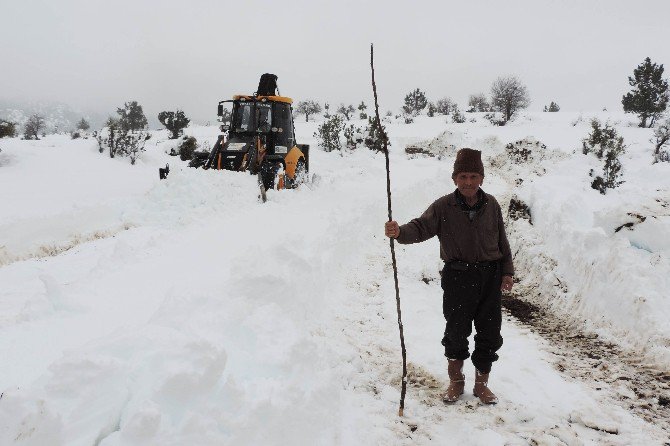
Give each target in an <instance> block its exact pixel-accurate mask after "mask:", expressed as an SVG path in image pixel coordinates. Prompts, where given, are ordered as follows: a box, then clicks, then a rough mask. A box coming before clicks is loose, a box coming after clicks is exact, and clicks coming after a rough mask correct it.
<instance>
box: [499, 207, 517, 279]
mask: <svg viewBox="0 0 670 446" xmlns="http://www.w3.org/2000/svg"><path fill="white" fill-rule="evenodd" d="M498 248H499V249H500V252H501V253H502V255H503V256H502V259H500V262H501V263H500V264H501V270H502V274H503V276H508V275H509V276H513V275H514V264H513V263H512V250H511V249H510V247H509V241H508V240H507V234H505V223H504V220H503V216H502V210H501V209H500V205H498Z"/></svg>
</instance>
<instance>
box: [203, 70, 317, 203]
mask: <svg viewBox="0 0 670 446" xmlns="http://www.w3.org/2000/svg"><path fill="white" fill-rule="evenodd" d="M226 103H232V112H231V116H230V122H229V123H224V122H223V116H224V104H226ZM292 103H293V100H292V99H291V98H288V97H285V96H280V95H279V94H278V89H277V76H275V75H274V74H269V73H266V74H263V75H262V76H261V79H260V82H259V84H258V91H256V93H255V94H254V95H250V96H248V95H236V96H233V99H232V100H226V101H220V102H219V107H218V112H217V115H218V116H219V119H220V120H221V121H222V123H221V126H220V129H221V132H222V133H221V135H219V137H218V139H217V141H216V143H215V144H214V147H213V148H212V151H211V152H210V154H209V157H208V158H207V161H206V162H205V164H204V165H203V168H205V169H217V170H234V171H248V172H249V173H251V174H253V175H258V182H259V185H260V187H261V193H262V195H263V197H264V196H265V190H268V189H273V188H274V189H291V188H295V187H297V186H299V185H300V184H301V183H303V182H305V181H307V178H308V172H309V145H307V144H297V143H296V140H295V132H294V130H293V112H292V111H293V110H292V107H291V104H292Z"/></svg>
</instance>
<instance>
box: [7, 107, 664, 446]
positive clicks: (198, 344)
mask: <svg viewBox="0 0 670 446" xmlns="http://www.w3.org/2000/svg"><path fill="white" fill-rule="evenodd" d="M594 116H597V117H599V118H600V119H602V120H603V121H605V120H609V122H610V123H611V124H613V125H615V126H616V128H617V130H618V131H619V132H620V134H621V135H622V136H623V137H624V138H625V142H626V144H627V146H628V151H627V153H626V155H625V156H624V159H623V165H624V180H625V181H626V182H625V183H624V184H623V185H622V186H621V187H619V188H618V189H615V190H612V191H609V192H608V193H607V195H605V196H603V195H600V194H599V193H598V192H596V191H595V190H593V189H591V187H590V182H591V178H590V177H589V176H588V171H589V169H591V168H596V167H597V162H596V160H595V158H594V157H592V156H586V155H583V154H582V153H581V150H580V149H581V139H582V138H584V137H585V136H586V135H587V133H588V132H589V130H590V126H589V120H590V118H591V117H594ZM468 117H470V116H468ZM476 120H477V121H478V122H467V123H464V124H446V123H445V120H444V117H435V118H427V117H423V118H418V119H417V121H416V122H415V123H414V124H410V125H405V124H400V123H389V124H388V125H387V130H388V131H389V133H390V136H391V141H392V146H391V169H392V172H391V174H392V184H393V200H394V201H393V206H394V218H395V219H397V220H399V221H401V222H405V221H407V220H409V219H410V218H413V217H415V216H417V215H418V214H420V213H421V212H422V211H423V210H424V209H425V208H426V207H427V206H428V205H429V204H430V203H431V202H432V201H433V200H434V199H436V198H437V197H439V196H441V195H443V194H445V193H448V192H450V191H451V190H453V183H451V178H450V177H451V168H452V164H453V156H454V154H455V148H459V147H463V146H470V147H473V148H478V149H481V150H482V151H483V154H484V157H485V159H486V169H487V171H486V173H487V175H486V179H485V183H484V186H483V187H484V189H485V190H486V191H487V192H489V193H492V194H494V195H496V196H497V197H498V198H499V201H500V202H501V203H502V204H503V205H504V206H506V205H507V203H508V202H509V199H510V198H511V197H512V196H513V195H517V196H518V197H519V198H520V199H522V200H523V201H524V202H526V203H527V204H528V205H529V206H530V209H531V213H532V225H531V224H529V223H528V222H527V221H526V220H517V221H513V220H511V219H510V220H509V221H508V234H509V236H510V241H511V243H512V247H513V251H514V252H515V253H516V254H515V261H516V266H517V273H518V274H517V275H518V278H519V280H520V282H519V283H518V284H517V289H518V290H523V291H524V296H523V297H524V299H527V300H529V301H531V302H533V303H535V304H536V305H538V306H540V307H542V308H544V309H546V310H548V311H549V312H550V313H551V314H555V315H556V316H557V317H560V318H563V319H564V320H565V321H566V323H570V324H572V325H574V327H575V329H579V330H583V331H585V332H591V333H597V334H598V336H599V337H600V338H602V339H605V340H607V341H608V342H612V343H614V344H616V345H618V346H619V347H620V348H621V349H622V350H623V351H625V352H627V353H628V354H631V355H635V356H636V358H637V360H638V361H639V363H640V366H641V367H642V366H644V367H649V368H656V369H657V370H661V371H666V372H667V371H668V370H670V328H669V327H668V324H667V320H668V317H669V316H670V299H669V296H668V291H667V290H668V289H670V278H669V277H670V274H669V273H670V260H669V259H670V244H669V243H670V242H668V240H670V237H669V236H670V220H669V216H670V208H669V207H668V203H669V202H670V191H669V186H670V175H669V173H670V164H667V163H660V164H656V165H652V164H651V161H652V156H651V150H652V144H651V143H650V142H649V138H650V137H651V131H650V130H648V129H639V128H637V127H635V124H634V119H633V117H631V116H626V115H623V114H622V115H618V114H608V113H591V114H587V113H584V114H576V113H575V114H570V113H538V114H526V115H522V116H520V117H519V118H518V119H517V120H516V121H515V122H513V123H511V124H509V125H508V126H505V127H493V126H491V125H490V124H489V123H488V122H487V121H485V120H484V119H482V117H481V116H477V117H476ZM317 125H318V123H302V122H296V127H297V132H298V141H299V142H307V143H310V144H312V147H313V149H312V154H311V160H310V165H311V169H312V172H314V173H316V174H318V177H319V178H318V181H315V182H314V183H313V184H310V185H307V186H304V187H302V188H300V189H299V190H295V191H280V192H275V191H270V193H269V201H268V202H267V203H265V204H260V203H259V202H258V200H257V195H258V191H257V186H256V183H255V181H254V180H253V178H252V177H250V176H249V175H246V174H239V173H231V172H223V173H222V172H215V171H202V170H195V169H190V168H188V167H186V165H185V163H182V162H180V161H179V160H178V159H177V158H174V157H169V156H168V155H166V154H165V152H166V151H168V150H169V148H170V145H171V142H166V141H165V138H166V135H165V132H154V136H153V137H152V139H151V140H150V141H149V144H148V151H147V152H146V153H144V154H143V155H142V156H141V157H140V159H139V160H138V163H137V164H136V165H135V166H131V165H130V163H129V162H128V160H127V159H123V158H116V159H109V158H108V157H107V156H106V155H105V154H100V153H98V150H97V144H96V143H95V141H94V140H70V139H69V138H68V137H66V136H49V137H47V138H45V139H43V140H41V141H20V140H18V139H12V140H0V149H2V152H0V190H2V191H3V194H1V195H0V209H2V213H0V266H1V267H0V284H1V285H0V358H1V362H0V364H1V366H0V392H2V396H0V444H3V445H4V444H34V445H45V444H49V445H56V444H67V445H91V444H97V445H147V444H156V445H159V444H160V445H171V444H174V445H182V444H236V445H237V444H254V445H255V444H282V445H283V444H300V445H302V444H304V445H308V444H309V445H311V444H428V443H435V444H451V443H454V444H458V443H460V444H481V445H493V444H540V445H554V444H568V445H578V444H621V445H628V444H645V445H646V444H664V443H666V442H668V441H669V437H668V435H669V434H668V432H667V431H663V430H662V427H659V426H658V425H656V424H655V423H649V422H646V421H644V420H642V419H641V418H638V417H637V416H636V415H634V414H633V413H631V412H629V411H627V410H626V409H625V408H624V406H622V405H618V404H613V403H612V401H611V400H610V399H608V398H606V397H603V395H602V394H601V393H599V392H597V391H595V390H594V389H593V388H592V387H591V386H588V385H585V383H583V382H580V381H579V380H576V379H572V378H570V376H568V375H566V374H565V373H560V372H559V371H557V370H556V369H555V368H554V367H553V363H554V358H553V353H550V352H549V345H548V344H547V341H546V340H544V339H542V338H540V337H538V335H536V334H534V333H533V332H531V331H530V330H529V329H528V328H526V327H524V326H523V325H521V324H519V323H518V322H517V321H515V320H514V319H513V318H511V317H507V318H506V320H505V322H504V324H503V337H504V338H505V344H504V346H503V348H502V350H501V352H500V355H501V360H500V361H499V362H498V363H496V364H494V370H493V373H492V375H491V382H490V385H491V387H492V389H493V390H494V391H496V393H497V394H498V396H499V398H500V404H498V405H497V406H494V407H484V406H481V405H480V404H478V403H477V402H476V400H475V399H474V398H473V397H472V395H471V394H470V393H469V390H470V387H471V382H472V380H471V377H472V374H473V373H474V371H473V369H472V367H471V365H469V364H468V367H467V369H466V374H467V378H468V380H469V382H468V386H467V388H466V390H467V392H466V395H465V397H464V398H463V400H462V401H460V402H459V403H457V404H455V405H453V406H445V405H444V404H443V403H442V402H441V400H440V394H441V392H442V391H443V389H444V387H445V386H446V381H447V377H446V360H445V358H444V357H443V349H442V347H441V345H440V340H441V337H442V331H443V320H442V314H441V290H440V287H439V280H437V279H438V277H439V276H438V271H439V269H440V267H441V265H440V261H439V256H438V244H437V241H436V240H432V241H429V242H426V243H424V244H421V245H412V246H400V247H398V248H397V252H398V263H399V274H400V287H401V290H400V291H401V297H402V305H403V322H404V326H405V336H406V340H407V349H408V360H409V365H410V371H411V375H410V386H409V389H408V395H407V401H406V410H405V414H406V417H405V418H404V419H400V418H398V417H397V405H398V398H399V382H400V381H399V380H400V373H401V365H400V353H399V341H398V332H397V330H398V329H397V323H396V315H395V311H396V310H395V295H394V291H393V281H392V274H391V271H390V262H389V252H388V241H387V239H385V238H384V237H383V229H382V228H383V222H384V221H385V220H386V195H385V187H386V177H385V170H384V158H383V156H382V155H380V154H373V153H370V152H369V151H366V150H358V151H355V152H351V153H346V154H344V155H343V156H342V155H341V154H339V153H324V152H322V151H320V150H318V149H317V148H316V147H315V146H314V144H315V141H314V137H313V133H314V131H315V130H316V126H317ZM189 133H190V134H193V135H195V136H196V137H197V138H198V139H199V141H208V143H211V142H212V141H213V140H214V139H215V137H216V130H215V128H214V127H195V128H192V129H189ZM522 140H525V141H529V142H530V147H532V146H533V144H534V142H535V141H539V144H537V145H535V147H537V149H534V150H533V160H532V161H531V162H528V163H524V164H514V163H512V162H511V161H510V160H509V158H507V157H506V155H505V145H506V144H508V143H510V142H515V141H522ZM407 144H412V145H418V146H422V147H429V146H430V148H431V150H435V151H436V152H440V154H441V156H439V157H433V158H431V157H417V158H414V159H408V157H407V155H405V153H404V148H405V146H406V145H407ZM541 144H544V145H546V148H545V149H542V148H540V147H541ZM207 145H208V144H207ZM166 162H169V163H170V168H171V171H170V175H169V177H168V179H167V180H165V181H159V180H158V173H157V168H158V167H160V166H164V165H165V163H166ZM518 179H522V180H523V181H522V182H519V181H517V180H518ZM635 215H641V216H644V217H645V219H644V221H643V222H640V219H639V218H638V217H634V216H635ZM629 222H632V223H636V224H635V225H633V226H632V227H631V228H624V229H622V230H620V231H618V232H615V229H616V228H617V227H619V226H621V225H622V224H624V223H629ZM566 354H569V352H566Z"/></svg>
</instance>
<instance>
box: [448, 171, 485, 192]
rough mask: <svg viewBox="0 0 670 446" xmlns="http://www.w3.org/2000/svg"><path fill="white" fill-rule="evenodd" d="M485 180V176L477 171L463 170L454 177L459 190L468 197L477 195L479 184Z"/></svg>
mask: <svg viewBox="0 0 670 446" xmlns="http://www.w3.org/2000/svg"><path fill="white" fill-rule="evenodd" d="M483 182H484V177H483V176H482V175H480V174H478V173H475V172H461V173H459V174H458V175H456V177H455V178H454V184H455V185H456V187H458V191H459V192H460V193H461V194H463V196H464V197H466V198H472V197H474V196H475V195H477V190H478V189H479V186H481V185H482V183H483Z"/></svg>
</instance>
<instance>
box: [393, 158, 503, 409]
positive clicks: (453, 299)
mask: <svg viewBox="0 0 670 446" xmlns="http://www.w3.org/2000/svg"><path fill="white" fill-rule="evenodd" d="M452 179H453V180H454V184H455V185H456V190H455V191H454V192H452V193H450V194H448V195H445V196H444V197H442V198H439V199H438V200H437V201H435V202H434V203H433V204H431V205H430V206H429V207H428V209H427V210H426V212H424V213H423V215H421V216H420V217H418V218H415V219H414V220H412V221H410V222H409V223H407V224H405V225H402V226H399V225H398V223H397V222H395V221H389V222H387V223H386V225H385V233H386V236H387V237H392V238H395V239H397V240H398V243H402V244H409V243H419V242H423V241H425V240H428V239H429V238H432V237H433V236H435V235H437V237H438V239H439V240H440V257H441V258H442V260H444V262H445V267H444V270H443V271H442V289H443V290H444V296H443V300H442V310H443V313H444V318H445V319H446V321H447V325H446V328H445V330H444V337H443V338H442V345H444V354H445V356H446V357H447V358H448V373H449V387H448V388H447V392H446V394H445V395H444V401H445V402H448V403H453V402H455V401H457V400H458V399H459V398H460V396H461V395H462V394H463V390H464V388H465V376H464V375H463V361H464V360H465V359H467V358H468V357H469V356H470V352H469V350H468V336H470V334H471V333H472V323H473V322H474V324H475V330H476V334H475V349H474V351H473V353H472V363H473V364H474V366H475V368H476V373H475V384H474V389H473V394H474V395H475V396H476V397H478V398H479V399H480V400H481V401H482V402H483V403H485V404H495V403H497V402H498V398H497V397H496V396H495V394H494V393H493V392H492V391H491V390H490V389H489V388H488V379H489V373H490V371H491V365H492V363H493V362H494V361H496V360H497V359H498V355H497V354H496V352H497V351H498V349H500V347H501V346H502V343H503V339H502V336H500V325H501V321H502V313H501V305H500V299H501V291H510V290H511V289H512V284H513V280H512V277H513V275H514V267H513V265H512V253H511V251H510V247H509V243H508V241H507V236H506V235H505V228H504V225H503V217H502V212H501V210H500V205H499V204H498V202H497V201H496V199H495V198H494V197H493V196H492V195H489V194H487V193H485V192H484V191H483V190H482V189H481V188H480V186H481V185H482V183H483V181H484V164H483V163H482V158H481V152H480V151H478V150H473V149H467V148H465V149H461V150H459V151H458V153H457V154H456V161H455V162H454V172H453V174H452Z"/></svg>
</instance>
